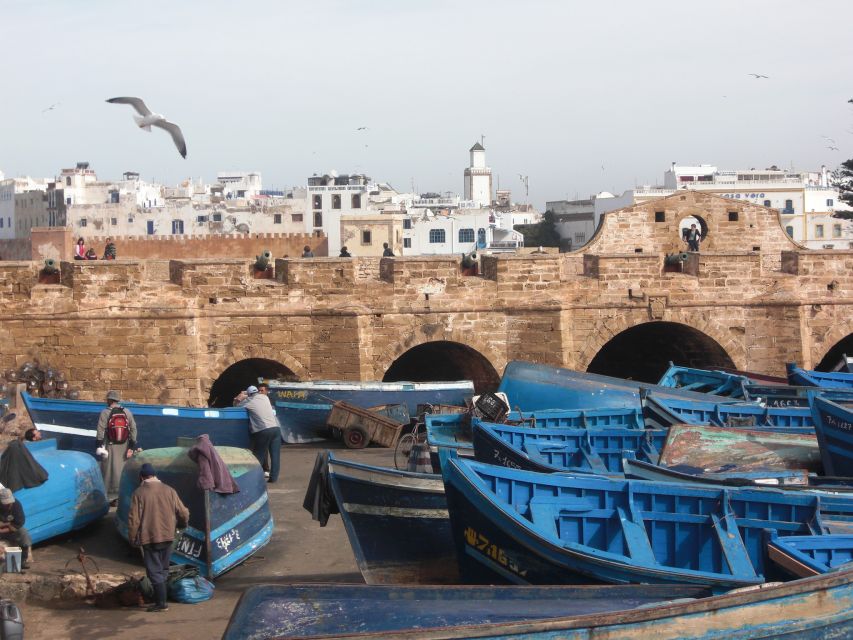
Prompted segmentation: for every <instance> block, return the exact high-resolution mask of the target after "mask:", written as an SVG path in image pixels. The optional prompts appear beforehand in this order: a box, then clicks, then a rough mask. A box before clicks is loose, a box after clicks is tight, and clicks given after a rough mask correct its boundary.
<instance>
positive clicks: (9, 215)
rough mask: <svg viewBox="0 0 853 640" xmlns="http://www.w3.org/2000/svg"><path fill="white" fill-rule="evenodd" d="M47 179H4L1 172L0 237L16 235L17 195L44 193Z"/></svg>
mask: <svg viewBox="0 0 853 640" xmlns="http://www.w3.org/2000/svg"><path fill="white" fill-rule="evenodd" d="M47 184H48V181H47V180H34V179H33V178H30V177H24V178H7V179H2V174H0V239H2V240H8V239H11V238H15V237H16V227H17V226H18V216H17V215H16V210H15V197H16V195H20V194H23V193H27V192H29V191H35V192H39V193H38V195H39V196H42V195H44V192H45V191H46V190H47Z"/></svg>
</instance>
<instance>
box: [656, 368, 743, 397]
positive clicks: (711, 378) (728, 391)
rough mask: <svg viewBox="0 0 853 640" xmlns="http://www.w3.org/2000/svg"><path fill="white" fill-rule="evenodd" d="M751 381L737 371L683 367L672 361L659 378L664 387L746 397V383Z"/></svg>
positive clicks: (659, 382)
mask: <svg viewBox="0 0 853 640" xmlns="http://www.w3.org/2000/svg"><path fill="white" fill-rule="evenodd" d="M750 382H751V380H750V379H749V378H747V377H745V376H742V375H738V374H736V373H728V372H726V371H712V370H708V369H694V368H692V367H682V366H679V365H675V364H673V363H672V362H670V363H669V368H668V369H667V370H666V371H665V372H664V374H663V375H662V376H661V378H660V380H658V384H659V385H660V386H662V387H673V388H676V389H684V390H685V391H698V392H700V393H710V394H712V395H716V396H726V397H729V398H745V397H746V385H747V384H749V383H750Z"/></svg>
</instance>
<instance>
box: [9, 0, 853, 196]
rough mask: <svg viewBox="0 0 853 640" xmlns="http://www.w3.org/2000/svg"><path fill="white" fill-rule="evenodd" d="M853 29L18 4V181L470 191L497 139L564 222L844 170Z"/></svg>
mask: <svg viewBox="0 0 853 640" xmlns="http://www.w3.org/2000/svg"><path fill="white" fill-rule="evenodd" d="M851 24H853V3H851V2H849V1H846V0H839V1H837V2H820V1H813V0H812V1H809V2H805V1H803V0H800V1H798V2H792V1H784V0H774V1H770V2H764V1H751V0H750V1H747V0H740V1H737V2H728V1H723V2H709V3H697V2H689V1H684V0H680V1H679V2H653V1H646V0H644V1H636V0H630V1H619V2H615V1H614V2H609V1H598V2H574V1H569V0H563V1H554V2H546V1H531V0H518V1H516V2H506V1H503V0H483V1H480V0H477V1H465V0H456V1H453V2H451V1H449V0H448V1H444V0H434V1H416V0H393V1H392V0H384V1H382V0H373V1H371V0H362V1H353V2H345V1H334V2H319V1H314V2H284V1H282V2H278V1H273V0H270V1H266V0H244V1H243V2H240V3H237V2H225V1H221V0H208V1H205V2H181V1H180V0H170V1H161V0H147V1H146V2H125V1H119V0H81V1H77V2H72V1H67V0H54V1H39V0H2V1H0V59H2V75H0V78H2V87H3V89H2V99H0V123H2V124H0V170H2V171H4V172H5V173H6V175H7V176H17V175H31V176H34V177H47V176H53V175H56V174H57V173H58V171H59V170H60V169H61V168H62V167H68V166H73V165H74V163H75V162H77V161H80V160H87V161H89V162H90V163H91V165H92V167H93V168H94V169H95V170H96V171H97V172H98V174H99V177H101V178H104V179H111V178H118V177H120V174H121V173H122V172H124V171H128V170H133V171H138V172H139V173H140V174H142V176H143V177H144V178H145V179H149V180H150V179H154V180H157V181H160V182H165V183H169V184H174V183H177V182H179V181H181V180H183V179H184V178H187V177H203V178H204V179H205V180H206V181H212V180H213V179H214V178H215V175H216V172H217V171H220V170H259V171H261V172H262V173H263V179H264V184H265V186H266V187H268V188H272V187H280V188H283V187H286V186H293V185H303V184H305V178H306V177H307V176H309V175H311V174H312V173H315V172H316V173H323V172H327V171H329V170H331V169H335V170H337V171H339V172H341V173H347V172H356V171H358V172H364V173H367V174H368V175H370V176H372V177H373V178H374V179H377V180H382V181H386V182H390V183H391V184H392V185H393V186H394V187H396V188H397V189H399V190H409V189H411V185H412V183H413V182H414V185H415V187H416V189H417V190H418V191H420V192H425V191H447V190H452V191H455V192H461V191H462V171H463V169H464V168H465V167H466V166H467V164H468V149H469V148H470V147H471V145H472V144H473V143H474V142H476V141H478V140H479V138H480V135H485V136H486V138H485V146H486V150H487V155H486V158H487V162H488V164H489V166H491V167H492V171H493V174H494V176H495V179H496V182H497V181H498V180H499V182H500V186H501V187H502V188H511V189H512V190H513V193H514V197H515V199H516V200H517V201H523V200H524V187H523V185H522V183H521V181H520V180H519V177H518V176H519V174H523V175H527V176H529V184H530V200H531V201H532V202H534V203H535V204H537V205H538V206H540V207H542V206H543V205H544V202H545V201H546V200H554V199H561V198H565V197H567V196H568V197H570V198H574V197H575V195H576V194H577V195H579V196H580V197H585V196H587V195H589V194H590V193H594V192H597V191H600V190H603V189H607V190H615V191H617V192H621V191H623V190H624V189H628V188H631V187H632V186H633V185H634V184H648V183H652V184H654V183H658V182H660V181H661V180H662V174H663V172H664V170H665V169H666V168H667V167H668V166H669V163H670V162H671V161H678V162H680V163H682V164H692V163H697V164H698V163H709V164H716V165H717V166H719V167H723V168H744V167H746V168H749V167H766V166H769V165H771V164H777V165H780V166H782V165H784V166H790V165H791V164H792V163H793V165H794V166H795V167H797V168H803V169H813V168H819V167H820V165H821V164H826V165H828V166H830V167H833V168H834V167H836V166H837V165H838V164H839V163H840V162H841V161H843V160H844V159H847V158H850V157H853V144H851V143H853V134H851V131H853V105H851V104H848V103H847V100H848V99H850V98H853V38H851V37H850V25H851ZM749 73H760V74H764V75H767V76H770V78H769V79H767V80H765V79H760V80H756V79H754V78H752V77H751V76H749V75H748V74H749ZM122 95H132V96H140V97H142V98H144V99H145V100H146V102H147V103H148V105H149V106H150V107H151V108H152V110H154V111H156V112H159V113H162V114H164V115H165V116H166V117H167V118H169V119H170V120H172V121H173V122H176V123H178V124H179V125H180V126H181V127H182V128H183V131H184V135H185V136H186V139H187V146H188V157H187V159H186V160H183V159H182V158H181V157H180V156H179V155H178V153H177V151H176V150H175V148H174V146H173V145H172V142H171V140H170V139H169V136H168V134H167V133H166V132H164V131H160V130H154V132H152V133H151V134H147V133H145V132H142V131H139V130H137V129H135V128H134V123H133V121H132V118H131V116H132V113H133V112H132V110H131V108H130V107H128V106H122V105H110V104H107V103H106V102H104V100H105V99H106V98H110V97H113V96H122ZM57 102H58V103H60V105H59V106H58V107H56V108H55V109H54V110H52V111H48V112H45V113H43V112H42V110H43V109H46V108H47V107H48V106H50V105H51V104H53V103H57ZM362 126H364V127H369V129H368V130H366V131H357V130H356V129H357V128H358V127H362ZM821 136H828V137H831V138H834V139H835V141H836V144H835V145H834V146H837V147H839V149H840V150H839V151H832V150H830V149H828V148H827V146H828V145H829V144H831V143H829V142H828V141H827V140H825V139H824V138H822V137H821Z"/></svg>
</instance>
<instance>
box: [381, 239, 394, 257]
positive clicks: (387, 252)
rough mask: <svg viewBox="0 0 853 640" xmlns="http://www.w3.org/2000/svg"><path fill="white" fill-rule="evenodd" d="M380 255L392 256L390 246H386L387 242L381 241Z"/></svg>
mask: <svg viewBox="0 0 853 640" xmlns="http://www.w3.org/2000/svg"><path fill="white" fill-rule="evenodd" d="M382 249H383V251H382V257H383V258H393V257H394V252H393V251H392V250H391V247H389V246H388V243H387V242H383V243H382Z"/></svg>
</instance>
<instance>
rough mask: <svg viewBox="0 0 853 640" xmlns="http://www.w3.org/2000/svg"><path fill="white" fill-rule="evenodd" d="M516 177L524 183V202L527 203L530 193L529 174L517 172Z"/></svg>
mask: <svg viewBox="0 0 853 640" xmlns="http://www.w3.org/2000/svg"><path fill="white" fill-rule="evenodd" d="M518 179H519V180H521V181H522V182H523V183H524V204H525V205H526V204H527V198H528V196H529V195H530V176H523V175H521V174H520V173H519V174H518Z"/></svg>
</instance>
